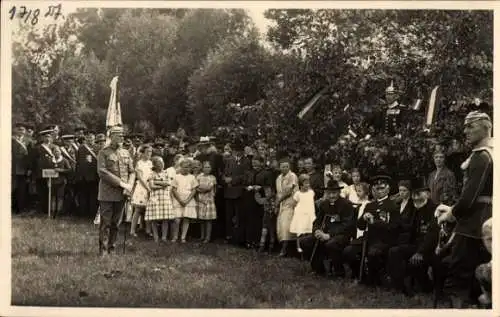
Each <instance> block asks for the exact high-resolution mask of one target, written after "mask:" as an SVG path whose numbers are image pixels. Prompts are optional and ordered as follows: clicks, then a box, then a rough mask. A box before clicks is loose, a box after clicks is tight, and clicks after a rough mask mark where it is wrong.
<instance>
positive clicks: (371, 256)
mask: <svg viewBox="0 0 500 317" xmlns="http://www.w3.org/2000/svg"><path fill="white" fill-rule="evenodd" d="M389 248H390V246H389V245H388V244H385V243H382V242H374V243H370V241H368V246H367V249H366V257H367V260H368V264H367V268H368V276H367V278H368V283H370V284H377V285H379V284H381V281H382V280H381V277H382V276H383V275H384V274H385V267H386V263H387V253H388V252H389Z"/></svg>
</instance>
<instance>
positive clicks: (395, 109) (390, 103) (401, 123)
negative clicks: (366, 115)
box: [368, 82, 409, 137]
mask: <svg viewBox="0 0 500 317" xmlns="http://www.w3.org/2000/svg"><path fill="white" fill-rule="evenodd" d="M385 102H386V103H385V104H384V105H382V109H380V110H379V111H377V112H375V114H374V115H373V116H372V117H371V119H370V120H369V123H368V125H369V128H370V130H371V131H370V132H378V133H382V134H385V135H387V136H396V137H401V134H402V133H403V130H404V128H405V126H406V124H407V121H408V111H409V110H408V107H407V106H405V105H403V104H401V103H400V101H399V91H397V90H396V88H395V87H394V84H393V82H391V85H390V86H389V87H387V88H386V90H385Z"/></svg>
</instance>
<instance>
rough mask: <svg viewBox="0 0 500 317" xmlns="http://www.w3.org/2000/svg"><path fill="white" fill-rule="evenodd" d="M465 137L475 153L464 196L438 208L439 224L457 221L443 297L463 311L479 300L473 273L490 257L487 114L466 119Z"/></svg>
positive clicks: (466, 167)
mask: <svg viewBox="0 0 500 317" xmlns="http://www.w3.org/2000/svg"><path fill="white" fill-rule="evenodd" d="M464 126H465V127H464V133H465V138H466V140H467V142H468V143H469V144H470V145H471V146H472V153H471V155H470V156H469V158H468V159H467V160H466V161H465V162H464V163H463V164H462V166H461V168H462V170H463V171H464V181H463V187H462V192H461V194H460V197H459V198H458V201H457V202H456V203H455V204H454V205H453V206H447V205H439V206H438V208H437V209H436V216H438V223H442V222H447V221H450V220H454V219H456V226H455V231H454V233H455V237H454V239H453V241H452V242H451V253H450V255H449V256H447V257H446V258H445V259H444V261H445V262H446V263H447V265H448V270H447V276H446V277H445V283H444V290H443V291H444V294H445V295H447V297H448V298H449V302H450V305H451V306H452V307H453V308H464V307H467V306H468V302H469V303H471V302H472V303H473V302H475V301H476V300H477V296H476V295H477V294H474V288H473V287H471V285H473V282H474V271H475V270H476V267H477V266H478V265H480V264H481V263H485V262H488V261H489V260H490V257H491V255H490V254H489V253H488V252H487V250H486V248H485V246H484V245H483V243H482V241H481V228H482V225H483V223H484V222H485V221H486V220H487V219H489V218H490V217H491V213H492V205H491V203H492V194H493V144H492V139H491V129H492V123H491V119H490V117H489V116H488V115H487V114H486V113H481V112H471V113H469V114H468V115H467V116H466V117H465V122H464Z"/></svg>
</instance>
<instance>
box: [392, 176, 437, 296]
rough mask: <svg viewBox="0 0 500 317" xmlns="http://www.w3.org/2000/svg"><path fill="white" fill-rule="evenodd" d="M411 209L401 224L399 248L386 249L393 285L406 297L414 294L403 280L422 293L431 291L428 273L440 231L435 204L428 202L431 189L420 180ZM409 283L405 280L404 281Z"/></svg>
mask: <svg viewBox="0 0 500 317" xmlns="http://www.w3.org/2000/svg"><path fill="white" fill-rule="evenodd" d="M412 187H413V192H412V202H413V206H414V208H413V209H412V210H411V214H410V215H408V216H407V217H406V219H408V221H404V222H401V229H400V233H399V237H398V245H396V246H394V247H392V248H390V249H389V253H388V258H387V272H388V273H389V276H390V279H391V282H392V283H391V284H392V286H393V287H394V288H395V289H396V290H398V291H401V292H402V293H403V294H405V295H407V296H411V295H413V291H412V290H411V289H410V286H409V285H408V283H405V278H406V277H410V276H411V277H414V278H415V279H416V280H417V281H418V283H419V285H420V286H421V288H422V290H423V291H425V292H428V291H431V290H432V285H431V283H430V281H429V278H428V276H427V270H428V268H429V266H431V265H432V263H433V259H434V250H435V248H436V246H437V243H438V235H439V228H438V226H437V222H436V219H435V217H434V211H435V210H436V207H437V204H436V203H434V202H433V201H431V200H430V199H429V195H430V190H429V188H428V187H427V185H426V184H425V181H424V180H423V179H420V180H418V181H416V182H414V184H413V185H412ZM406 281H408V280H406Z"/></svg>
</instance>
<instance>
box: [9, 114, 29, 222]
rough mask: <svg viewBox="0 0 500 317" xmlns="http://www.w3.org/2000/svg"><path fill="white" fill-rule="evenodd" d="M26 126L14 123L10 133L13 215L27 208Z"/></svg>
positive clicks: (27, 163) (27, 152) (27, 157)
mask: <svg viewBox="0 0 500 317" xmlns="http://www.w3.org/2000/svg"><path fill="white" fill-rule="evenodd" d="M25 135H26V124H25V123H21V122H20V123H16V124H15V127H14V130H13V132H12V150H11V154H12V161H11V162H12V167H11V177H12V189H11V190H12V207H13V209H14V212H15V213H18V214H19V213H23V212H25V211H26V209H27V208H28V193H29V192H28V190H29V187H28V186H29V177H30V176H31V162H30V148H29V145H28V144H27V143H26V140H25Z"/></svg>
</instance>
